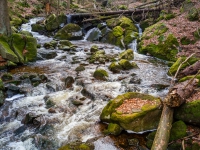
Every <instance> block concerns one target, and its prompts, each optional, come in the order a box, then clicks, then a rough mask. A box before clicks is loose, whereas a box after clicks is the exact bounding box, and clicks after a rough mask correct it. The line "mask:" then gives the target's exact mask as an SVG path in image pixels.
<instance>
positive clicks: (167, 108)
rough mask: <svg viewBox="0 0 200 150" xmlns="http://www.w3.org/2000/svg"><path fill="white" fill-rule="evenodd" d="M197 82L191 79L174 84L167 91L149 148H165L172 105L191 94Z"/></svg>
mask: <svg viewBox="0 0 200 150" xmlns="http://www.w3.org/2000/svg"><path fill="white" fill-rule="evenodd" d="M197 83H198V80H197V79H192V80H190V81H185V82H182V83H179V84H177V85H175V86H174V87H173V88H172V89H171V90H170V91H169V93H168V95H167V96H166V98H165V100H164V108H163V111H162V115H161V118H160V122H159V125H158V129H157V132H156V136H155V138H154V142H153V145H152V147H151V150H166V149H167V146H168V142H169V137H170V130H171V126H172V121H173V112H174V107H178V106H180V105H181V104H182V103H184V102H185V100H186V99H187V98H188V97H189V96H191V94H192V93H193V91H194V90H195V88H196V87H197Z"/></svg>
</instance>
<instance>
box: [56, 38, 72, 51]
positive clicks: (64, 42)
mask: <svg viewBox="0 0 200 150" xmlns="http://www.w3.org/2000/svg"><path fill="white" fill-rule="evenodd" d="M75 47H76V46H75V45H74V44H72V43H71V42H70V41H68V40H61V41H60V42H59V44H58V48H59V49H61V50H71V49H74V48H75Z"/></svg>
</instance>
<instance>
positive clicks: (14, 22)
mask: <svg viewBox="0 0 200 150" xmlns="http://www.w3.org/2000/svg"><path fill="white" fill-rule="evenodd" d="M22 23H23V21H22V19H20V18H18V17H13V18H11V21H10V24H11V25H12V26H15V27H16V28H18V27H19V26H21V25H22Z"/></svg>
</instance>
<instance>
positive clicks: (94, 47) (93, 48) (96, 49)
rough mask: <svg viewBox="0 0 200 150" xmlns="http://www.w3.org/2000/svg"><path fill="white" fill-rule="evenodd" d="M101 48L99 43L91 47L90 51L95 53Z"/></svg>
mask: <svg viewBox="0 0 200 150" xmlns="http://www.w3.org/2000/svg"><path fill="white" fill-rule="evenodd" d="M98 50H99V48H98V46H97V45H92V47H91V48H90V52H91V53H95V52H97V51H98Z"/></svg>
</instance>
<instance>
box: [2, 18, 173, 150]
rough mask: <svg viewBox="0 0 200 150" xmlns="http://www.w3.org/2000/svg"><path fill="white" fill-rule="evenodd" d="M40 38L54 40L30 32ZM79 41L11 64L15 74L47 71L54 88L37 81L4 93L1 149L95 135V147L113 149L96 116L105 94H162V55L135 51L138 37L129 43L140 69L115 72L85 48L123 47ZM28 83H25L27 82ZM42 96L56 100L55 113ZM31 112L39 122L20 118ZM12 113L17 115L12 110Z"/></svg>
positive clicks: (30, 148) (28, 148) (28, 149)
mask: <svg viewBox="0 0 200 150" xmlns="http://www.w3.org/2000/svg"><path fill="white" fill-rule="evenodd" d="M40 19H41V18H35V19H31V20H30V22H29V23H27V24H24V25H22V30H26V31H30V32H31V24H32V23H35V22H36V21H38V20H40ZM32 34H33V36H34V37H35V38H36V39H37V41H38V43H39V44H41V45H43V44H44V43H46V42H49V41H51V40H52V38H51V37H46V36H44V35H40V34H38V33H36V32H32ZM72 43H73V44H75V45H76V46H77V48H76V50H75V51H73V52H69V51H68V52H66V51H62V50H59V49H55V50H45V49H44V48H43V47H42V48H40V49H38V53H40V52H42V51H56V53H57V56H56V57H55V58H54V59H48V60H38V61H36V62H34V63H30V64H28V65H26V66H22V67H19V68H16V69H13V70H11V71H10V72H11V73H12V74H13V75H14V76H18V75H20V74H23V73H24V72H29V73H39V74H40V73H42V74H45V75H46V76H47V77H48V79H49V80H50V82H51V84H53V85H55V86H56V87H57V88H56V91H50V90H49V89H47V86H46V84H47V83H41V84H40V85H39V86H37V87H32V88H30V91H29V92H28V94H26V95H22V94H21V95H14V96H13V97H11V98H7V99H6V102H5V104H4V106H3V107H1V108H0V109H1V111H0V116H1V119H0V149H3V150H38V149H41V150H43V149H46V150H47V149H48V150H51V149H52V150H55V149H57V148H58V147H60V146H61V145H63V144H65V143H69V142H73V141H76V140H78V141H82V142H86V141H87V140H91V139H93V141H94V146H95V150H117V149H118V148H117V147H116V146H115V144H114V141H112V139H111V138H109V137H108V136H107V137H104V136H103V134H102V133H101V130H100V126H99V123H98V122H99V116H100V113H101V111H102V109H103V107H104V106H105V105H106V104H107V103H108V100H110V99H112V98H115V97H116V96H117V95H119V94H122V93H125V92H128V91H136V92H142V93H148V94H152V95H154V96H160V97H163V96H165V95H166V92H167V89H164V90H161V91H158V90H157V89H156V87H155V86H153V85H155V84H163V85H168V84H169V80H170V79H169V78H168V76H167V75H166V73H167V69H168V68H167V66H166V65H165V63H164V62H162V61H161V60H157V59H155V58H152V57H148V56H144V55H140V54H138V53H137V49H136V44H137V41H133V43H132V44H131V45H130V47H131V48H132V49H134V54H135V58H134V61H135V62H136V63H137V65H138V67H139V69H132V70H130V71H122V72H120V73H118V74H113V73H112V72H110V71H109V70H108V66H109V64H110V62H107V63H105V64H89V63H88V61H87V58H88V53H89V49H90V47H91V46H92V45H94V44H95V45H97V46H98V47H99V48H100V49H104V50H105V52H106V54H112V55H118V54H119V53H120V52H122V50H121V49H120V48H118V47H115V46H113V45H109V44H104V43H99V42H95V43H94V42H89V41H87V40H82V41H72ZM80 64H81V65H84V66H85V68H86V69H85V70H84V71H82V72H79V73H77V72H76V71H75V68H76V67H77V66H79V65H80ZM96 68H103V69H105V70H107V71H108V73H109V78H108V81H98V80H95V79H94V78H93V77H92V75H93V72H94V71H95V69H96ZM67 76H72V77H74V78H75V79H76V80H75V83H74V84H73V88H69V89H66V88H64V81H63V79H64V78H66V77H67ZM133 76H134V78H135V77H136V78H138V79H140V80H141V83H140V84H134V83H130V82H129V81H130V80H131V78H132V77H133ZM26 86H27V85H24V87H25V88H28V87H26ZM83 89H86V90H87V91H89V93H90V94H89V95H88V96H87V95H86V99H85V100H84V101H83V105H81V106H78V107H77V106H74V105H73V104H72V102H71V101H72V100H73V99H77V98H82V97H84V96H85V95H84V96H83V94H82V93H81V91H82V90H83ZM45 97H50V98H51V100H52V101H53V102H54V103H55V104H56V106H55V113H49V111H48V108H46V105H45ZM31 112H32V113H34V114H35V115H36V116H37V117H38V118H39V119H40V122H41V124H40V126H37V127H32V126H26V125H24V124H23V123H22V122H21V121H22V120H23V118H24V114H28V113H31ZM16 113H17V114H18V115H16Z"/></svg>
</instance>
